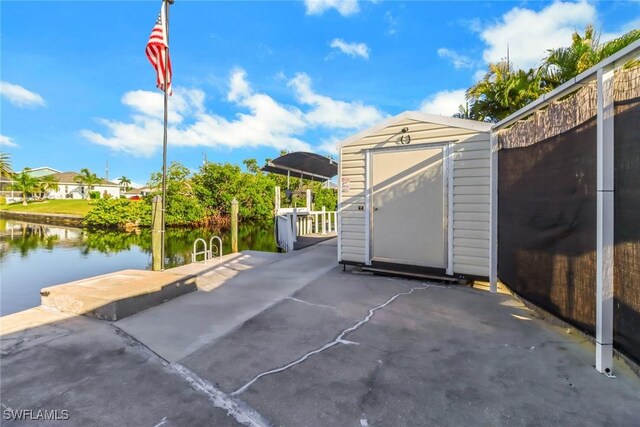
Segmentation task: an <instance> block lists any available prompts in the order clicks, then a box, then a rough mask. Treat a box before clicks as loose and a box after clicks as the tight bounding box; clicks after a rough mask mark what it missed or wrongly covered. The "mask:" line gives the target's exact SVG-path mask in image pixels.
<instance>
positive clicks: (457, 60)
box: [438, 47, 475, 69]
mask: <svg viewBox="0 0 640 427" xmlns="http://www.w3.org/2000/svg"><path fill="white" fill-rule="evenodd" d="M438 56H439V57H440V58H446V59H450V60H451V62H452V63H453V66H454V67H455V68H456V69H460V68H471V67H473V65H474V62H475V61H473V60H472V59H471V58H469V57H468V56H465V55H461V54H459V53H458V52H456V51H454V50H451V49H447V48H445V47H441V48H440V49H438Z"/></svg>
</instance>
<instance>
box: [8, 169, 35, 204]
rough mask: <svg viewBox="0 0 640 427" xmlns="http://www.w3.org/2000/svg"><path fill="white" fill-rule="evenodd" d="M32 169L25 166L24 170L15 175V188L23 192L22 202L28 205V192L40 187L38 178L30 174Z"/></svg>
mask: <svg viewBox="0 0 640 427" xmlns="http://www.w3.org/2000/svg"><path fill="white" fill-rule="evenodd" d="M30 170H31V169H29V168H24V170H23V171H22V172H20V173H19V174H17V175H15V177H14V182H13V185H12V187H13V189H14V190H18V191H21V192H22V204H23V205H24V206H26V205H27V194H31V193H34V192H35V191H36V190H37V189H38V179H37V178H34V177H32V176H31V175H29V171H30Z"/></svg>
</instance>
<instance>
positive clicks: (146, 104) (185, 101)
mask: <svg viewBox="0 0 640 427" xmlns="http://www.w3.org/2000/svg"><path fill="white" fill-rule="evenodd" d="M204 99H205V94H204V92H202V91H201V90H198V89H182V90H181V91H180V92H179V93H175V94H173V95H172V96H171V97H169V116H168V117H169V123H182V121H183V120H184V116H185V115H188V114H193V113H195V112H199V111H201V110H200V108H203V107H202V105H203V103H204ZM122 103H123V104H124V105H126V106H128V107H131V108H132V109H133V110H134V111H136V112H138V113H142V114H144V115H146V116H150V117H155V118H156V119H158V120H162V119H163V118H164V96H163V94H161V93H160V92H149V91H146V90H134V91H130V92H127V93H125V94H124V96H123V97H122Z"/></svg>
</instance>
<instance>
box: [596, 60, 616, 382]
mask: <svg viewBox="0 0 640 427" xmlns="http://www.w3.org/2000/svg"><path fill="white" fill-rule="evenodd" d="M613 78H614V72H613V68H612V67H611V68H608V69H606V70H605V69H599V70H598V72H597V82H598V116H597V169H598V175H597V242H596V253H597V258H596V259H597V261H596V370H598V372H601V373H603V374H607V375H612V362H613V247H614V246H613V245H614V242H613V230H614V228H613V215H614V205H613V190H614V181H613V179H614V159H613V150H614V145H613V142H614V133H613V120H614V111H613Z"/></svg>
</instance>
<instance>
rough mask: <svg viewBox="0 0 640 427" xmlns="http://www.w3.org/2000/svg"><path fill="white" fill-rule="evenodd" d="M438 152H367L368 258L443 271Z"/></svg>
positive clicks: (442, 199)
mask: <svg viewBox="0 0 640 427" xmlns="http://www.w3.org/2000/svg"><path fill="white" fill-rule="evenodd" d="M443 150H444V147H442V146H437V147H427V148H420V149H414V148H413V147H412V148H411V149H408V148H405V149H398V150H391V151H379V152H373V154H372V158H371V169H372V171H371V175H370V176H371V186H372V188H371V189H372V191H371V195H372V198H371V209H372V240H373V242H372V259H373V260H377V261H386V262H394V263H401V264H412V265H421V266H426V267H434V268H446V253H447V247H446V228H445V227H446V223H445V217H444V214H445V209H446V206H445V196H446V191H445V187H444V184H445V180H444V167H443V158H444V156H443Z"/></svg>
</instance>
